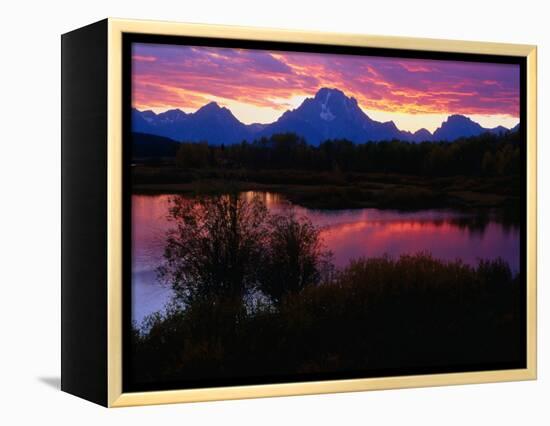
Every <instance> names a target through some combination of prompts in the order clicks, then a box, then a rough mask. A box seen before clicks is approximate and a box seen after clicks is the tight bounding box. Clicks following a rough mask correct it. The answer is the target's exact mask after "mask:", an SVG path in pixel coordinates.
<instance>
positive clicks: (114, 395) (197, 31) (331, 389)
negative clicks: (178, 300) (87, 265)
mask: <svg viewBox="0 0 550 426" xmlns="http://www.w3.org/2000/svg"><path fill="white" fill-rule="evenodd" d="M123 33H140V34H159V35H176V36H195V37H217V38H226V39H244V40H262V41H276V42H277V41H278V42H298V43H314V44H327V45H341V46H367V47H378V48H387V49H410V50H424V51H440V52H454V53H476V54H494V55H506V56H519V57H524V58H527V124H526V125H527V307H526V308H527V309H526V313H527V333H526V336H527V368H525V369H515V370H495V371H478V372H466V373H446V374H426V375H412V376H397V377H381V378H366V379H349V380H327V381H317V382H296V383H283V384H263V385H253V386H228V387H212V388H201V389H182V390H168V391H151V392H135V393H134V392H132V393H123V392H122V34H123ZM536 79H537V49H536V46H532V45H519V44H501V43H486V42H472V41H456V40H437V39H423V38H408V37H386V36H368V35H356V34H335V33H321V32H313V31H288V30H278V29H260V28H254V27H237V26H224V25H204V24H182V23H175V22H155V21H140V20H125V19H113V18H109V20H108V121H107V122H108V133H107V139H108V140H107V144H108V147H107V155H108V159H107V174H108V176H107V185H108V188H107V233H108V235H107V252H108V259H107V271H108V296H107V315H108V318H107V339H108V350H107V357H108V359H107V368H108V378H107V382H108V406H109V407H123V406H132V405H148V404H168V403H178V402H198V401H214V400H225V399H241V398H260V397H274V396H291V395H305V394H320V393H336V392H353V391H366V390H379V389H395V388H410V387H426V386H442V385H459V384H473V383H491V382H503V381H515V380H534V379H536V377H537V350H536V341H537V306H536V293H537V289H536V285H537V234H536V228H537V192H536V191H537V187H536V185H537V184H536V180H537V154H536V140H537V116H536V109H537V82H536Z"/></svg>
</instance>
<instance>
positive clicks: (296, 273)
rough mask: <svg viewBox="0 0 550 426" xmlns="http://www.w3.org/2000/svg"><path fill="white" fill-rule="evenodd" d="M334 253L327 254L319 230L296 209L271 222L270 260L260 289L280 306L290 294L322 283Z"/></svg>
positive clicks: (267, 254)
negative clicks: (296, 211) (322, 277)
mask: <svg viewBox="0 0 550 426" xmlns="http://www.w3.org/2000/svg"><path fill="white" fill-rule="evenodd" d="M329 257H330V253H328V252H326V251H324V247H323V244H322V240H321V237H320V235H319V230H318V229H317V228H316V227H315V226H314V225H313V224H312V223H311V221H310V220H309V219H308V218H306V217H300V218H298V217H296V215H295V214H294V212H293V211H292V210H290V209H289V210H288V211H286V212H284V213H283V214H278V215H274V216H272V217H271V219H270V221H269V233H268V238H267V244H266V257H265V261H264V264H263V267H262V270H263V274H262V275H263V276H262V279H261V280H260V283H259V285H260V289H261V290H262V292H263V293H265V294H267V295H268V296H269V297H270V298H271V299H272V300H273V301H274V302H275V303H276V304H279V303H281V301H282V299H283V297H284V296H285V295H286V294H289V293H297V292H299V291H301V290H302V289H304V288H305V287H306V286H308V285H314V284H318V283H319V281H320V279H321V276H322V271H323V269H324V268H326V267H327V263H328V261H329Z"/></svg>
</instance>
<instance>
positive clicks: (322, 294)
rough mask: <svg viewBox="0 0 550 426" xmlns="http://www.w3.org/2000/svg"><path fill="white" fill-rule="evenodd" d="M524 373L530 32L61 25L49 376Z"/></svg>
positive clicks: (137, 397)
mask: <svg viewBox="0 0 550 426" xmlns="http://www.w3.org/2000/svg"><path fill="white" fill-rule="evenodd" d="M535 377H536V48H535V47H534V46H527V45H512V44H496V43H481V42H479V43H478V42H462V41H447V40H427V39H412V38H393V37H374V36H363V35H338V34H327V33H311V32H294V31H281V30H267V29H257V28H240V27H224V26H211V25H196V24H195V25H191V24H178V23H165V22H146V21H132V20H119V19H107V20H104V21H101V22H98V23H95V24H92V25H90V26H87V27H84V28H81V29H78V30H75V31H73V32H70V33H68V34H65V35H63V37H62V389H63V390H65V391H67V392H69V393H72V394H75V395H78V396H81V397H83V398H85V399H88V400H90V401H93V402H96V403H99V404H102V405H105V406H114V407H117V406H127V405H142V404H155V403H171V402H186V401H206V400H216V399H232V398H249V397H264V396H277V395H299V394H310V393H325V392H344V391H360V390H371V389H389V388H401V387H415V386H433V385H450V384H465V383H483V382H496V381H506V380H526V379H534V378H535Z"/></svg>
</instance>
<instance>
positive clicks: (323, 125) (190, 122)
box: [132, 88, 517, 146]
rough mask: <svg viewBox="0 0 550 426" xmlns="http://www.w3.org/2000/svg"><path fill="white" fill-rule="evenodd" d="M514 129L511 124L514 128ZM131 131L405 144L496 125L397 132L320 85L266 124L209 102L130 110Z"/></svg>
mask: <svg viewBox="0 0 550 426" xmlns="http://www.w3.org/2000/svg"><path fill="white" fill-rule="evenodd" d="M516 128H517V126H516ZM132 130H133V131H134V132H139V133H147V134H153V135H158V136H164V137H168V138H171V139H173V140H176V141H190V142H199V141H207V142H208V143H209V144H210V145H221V144H227V145H231V144H235V143H240V142H241V141H243V140H248V141H251V140H253V139H257V138H260V137H269V136H272V135H273V134H278V133H288V132H293V133H296V134H298V135H300V136H302V137H303V138H305V140H306V141H307V142H308V143H309V144H312V145H315V146H318V145H319V144H320V143H321V142H323V141H325V140H327V139H348V140H350V141H352V142H355V143H364V142H368V141H374V142H377V141H383V140H393V139H398V140H402V141H409V142H424V141H449V142H450V141H454V140H456V139H459V138H461V137H470V136H478V135H480V134H482V133H487V132H489V133H502V132H507V131H508V129H507V128H505V127H503V126H498V127H496V128H494V129H489V128H484V127H482V126H481V125H480V124H479V123H476V122H475V121H473V120H471V119H470V118H468V117H465V116H463V115H451V116H449V117H448V118H447V120H446V121H444V122H443V123H441V126H440V127H439V128H438V129H437V130H436V131H435V132H434V133H433V134H432V133H431V132H429V131H428V130H426V129H420V130H418V131H416V132H414V133H411V132H408V131H404V130H400V129H399V128H398V127H397V126H396V125H395V123H394V122H393V121H388V122H379V121H376V120H373V119H371V118H370V117H369V116H368V115H367V114H365V113H364V112H363V110H362V109H361V108H360V107H359V104H358V103H357V100H356V99H355V98H352V97H348V96H346V95H345V94H344V92H342V91H340V90H338V89H330V88H322V89H320V90H319V91H318V92H317V93H316V94H315V96H314V97H313V98H307V99H305V100H304V101H303V102H302V104H301V105H300V106H299V107H298V108H296V109H293V110H288V111H286V112H285V113H283V114H282V115H281V117H279V119H277V120H276V121H275V122H273V123H270V124H257V123H256V124H250V125H246V124H244V123H241V122H240V121H239V120H238V119H237V118H236V117H235V116H234V115H233V113H232V112H231V111H230V110H229V109H228V108H225V107H220V106H219V105H218V104H216V103H215V102H211V103H209V104H207V105H205V106H203V107H202V108H200V109H198V110H197V111H196V112H194V113H189V114H188V113H185V112H183V111H181V110H179V109H173V110H169V111H166V112H163V113H160V114H156V113H154V112H153V111H138V110H137V109H134V110H133V111H132Z"/></svg>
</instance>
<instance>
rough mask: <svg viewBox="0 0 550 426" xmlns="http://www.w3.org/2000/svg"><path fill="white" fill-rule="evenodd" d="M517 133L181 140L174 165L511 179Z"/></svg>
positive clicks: (517, 169)
mask: <svg viewBox="0 0 550 426" xmlns="http://www.w3.org/2000/svg"><path fill="white" fill-rule="evenodd" d="M520 146H521V138H520V135H519V132H507V133H504V134H500V135H495V134H490V133H485V134H482V135H479V136H476V137H470V138H463V139H459V140H457V141H455V142H422V143H411V142H403V141H398V140H393V141H386V142H367V143H364V144H355V143H353V142H351V141H349V140H345V139H336V140H327V141H325V142H323V143H321V144H320V145H319V146H318V147H317V146H313V145H310V144H308V143H307V141H306V140H305V139H304V138H302V137H300V136H299V135H297V134H294V133H284V134H275V135H272V136H271V137H262V138H260V139H257V140H254V141H252V142H247V141H243V142H241V143H240V144H235V145H221V146H213V145H209V144H208V143H207V142H199V143H190V142H182V143H181V144H180V146H179V149H178V151H177V154H176V164H177V166H178V167H180V168H183V169H205V168H227V169H239V168H245V169H252V170H254V169H264V170H265V169H268V170H277V169H280V170H283V169H289V170H290V169H297V170H312V171H334V172H359V173H401V174H414V175H425V176H453V175H479V176H483V175H487V176H504V175H515V174H519V172H520V165H521V161H520V155H521V151H520Z"/></svg>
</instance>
